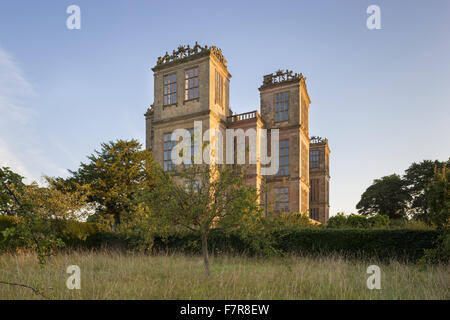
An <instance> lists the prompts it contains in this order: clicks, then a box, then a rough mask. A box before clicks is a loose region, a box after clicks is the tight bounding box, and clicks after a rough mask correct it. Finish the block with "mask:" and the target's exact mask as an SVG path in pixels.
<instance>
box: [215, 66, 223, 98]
mask: <svg viewBox="0 0 450 320" xmlns="http://www.w3.org/2000/svg"><path fill="white" fill-rule="evenodd" d="M216 104H218V105H220V106H223V77H222V76H221V75H220V73H219V72H217V71H216Z"/></svg>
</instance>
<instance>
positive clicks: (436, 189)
mask: <svg viewBox="0 0 450 320" xmlns="http://www.w3.org/2000/svg"><path fill="white" fill-rule="evenodd" d="M425 197H426V199H427V201H428V208H429V214H428V220H429V222H430V223H432V224H434V225H436V226H437V227H440V228H442V227H446V228H448V227H449V225H450V171H449V170H448V169H447V166H446V165H444V166H443V167H442V169H439V168H438V167H437V166H436V168H435V171H434V175H433V178H432V180H431V182H430V183H429V184H428V186H427V188H426V190H425Z"/></svg>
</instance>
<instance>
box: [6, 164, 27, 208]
mask: <svg viewBox="0 0 450 320" xmlns="http://www.w3.org/2000/svg"><path fill="white" fill-rule="evenodd" d="M24 186H25V184H24V183H23V177H22V176H20V175H19V174H17V173H15V172H13V171H11V170H10V169H9V168H7V167H3V168H0V215H9V216H15V215H17V210H18V209H19V207H18V204H17V201H15V199H14V197H21V196H22V195H23V189H24Z"/></svg>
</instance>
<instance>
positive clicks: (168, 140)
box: [164, 133, 175, 171]
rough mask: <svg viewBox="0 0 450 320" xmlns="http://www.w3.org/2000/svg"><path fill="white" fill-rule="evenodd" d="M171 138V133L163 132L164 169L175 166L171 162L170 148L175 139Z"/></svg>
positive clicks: (173, 144) (170, 168)
mask: <svg viewBox="0 0 450 320" xmlns="http://www.w3.org/2000/svg"><path fill="white" fill-rule="evenodd" d="M171 139H172V134H171V133H166V134H164V171H168V170H172V169H174V168H175V165H174V164H173V162H172V149H173V147H174V146H175V141H173V140H171Z"/></svg>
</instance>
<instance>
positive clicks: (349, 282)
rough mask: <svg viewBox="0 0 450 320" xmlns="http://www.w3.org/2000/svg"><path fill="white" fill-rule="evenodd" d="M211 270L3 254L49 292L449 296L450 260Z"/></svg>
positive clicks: (224, 263) (241, 264)
mask: <svg viewBox="0 0 450 320" xmlns="http://www.w3.org/2000/svg"><path fill="white" fill-rule="evenodd" d="M211 262H212V266H211V272H212V274H211V276H210V277H207V276H206V275H205V273H204V269H203V264H202V258H201V257H200V256H187V255H181V254H175V255H169V256H164V255H159V256H148V255H140V254H139V255H138V254H136V255H130V254H129V255H125V254H120V253H111V252H97V253H93V252H83V253H80V252H75V253H71V254H59V255H57V256H55V257H52V258H50V260H49V261H48V264H47V265H45V266H43V267H41V266H40V265H39V264H38V263H37V259H36V256H34V255H33V254H4V255H1V256H0V281H6V282H15V283H21V284H26V285H29V286H32V287H35V288H40V289H44V291H43V293H44V294H45V295H46V296H47V297H49V298H51V299H449V298H450V292H449V288H450V278H449V271H450V267H449V266H444V265H441V266H435V267H429V268H423V267H419V266H416V265H412V264H403V263H399V262H397V261H391V262H390V263H378V262H377V261H364V262H362V261H355V260H346V259H343V258H342V257H339V256H328V257H298V256H290V257H284V258H270V259H263V258H248V257H239V256H237V257H233V256H225V257H211ZM371 264H376V265H378V266H379V267H380V268H381V287H382V289H381V290H369V289H368V288H367V286H366V281H367V278H368V277H369V275H368V274H367V273H366V269H367V267H368V266H369V265H371ZM69 265H78V266H79V267H80V269H81V290H69V289H67V287H66V284H65V283H66V280H67V278H68V277H69V274H67V273H66V268H67V267H68V266H69ZM4 299H43V297H41V296H39V295H36V294H35V293H33V291H32V290H30V289H27V288H22V287H18V286H10V285H5V284H0V300H4Z"/></svg>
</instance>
